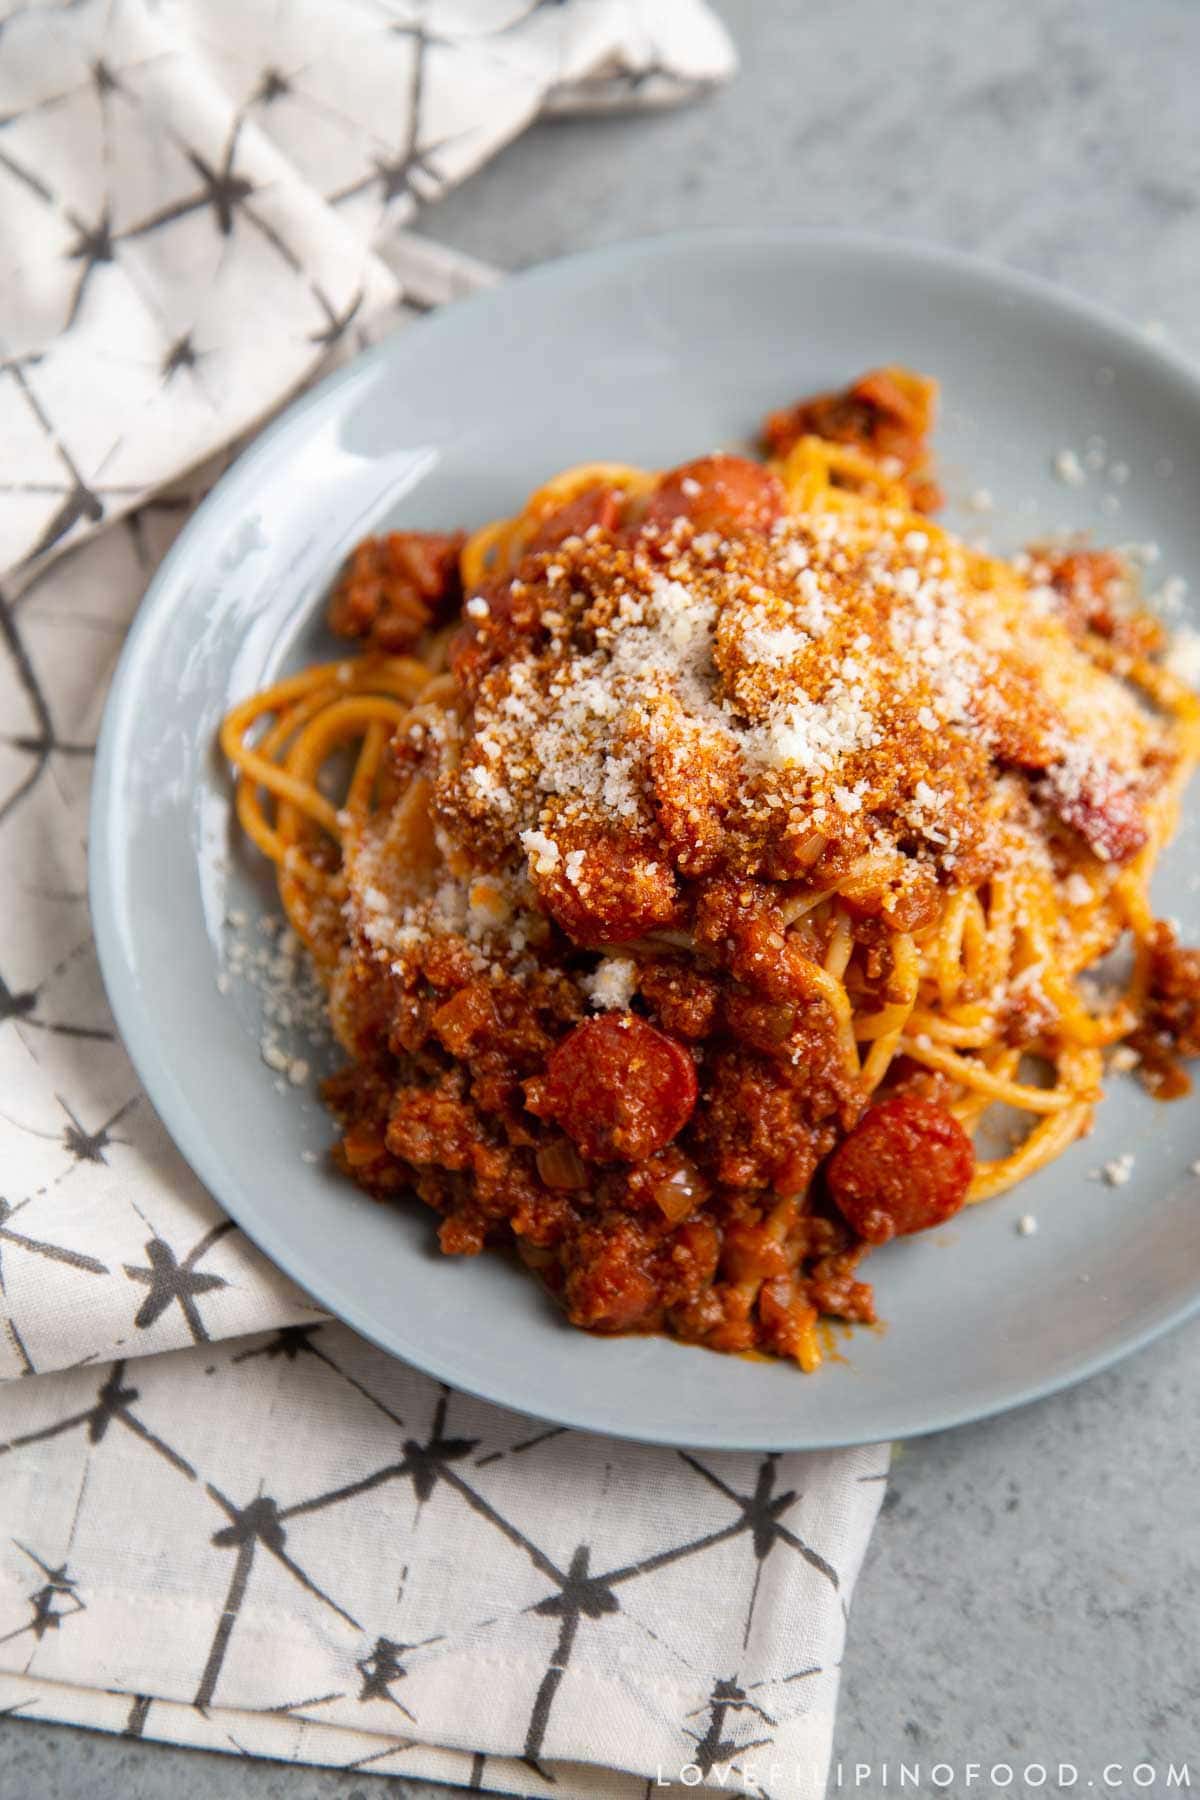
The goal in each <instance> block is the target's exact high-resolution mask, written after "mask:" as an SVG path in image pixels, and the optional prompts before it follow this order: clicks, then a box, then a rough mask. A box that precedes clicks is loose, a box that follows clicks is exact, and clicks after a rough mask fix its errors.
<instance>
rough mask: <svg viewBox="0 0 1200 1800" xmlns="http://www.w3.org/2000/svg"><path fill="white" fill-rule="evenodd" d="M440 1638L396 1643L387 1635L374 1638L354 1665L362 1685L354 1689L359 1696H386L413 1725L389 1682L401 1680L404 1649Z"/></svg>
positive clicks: (403, 1672)
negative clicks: (372, 1643)
mask: <svg viewBox="0 0 1200 1800" xmlns="http://www.w3.org/2000/svg"><path fill="white" fill-rule="evenodd" d="M440 1642H441V1639H440V1637H431V1638H422V1639H421V1641H420V1643H418V1644H396V1643H393V1642H392V1640H391V1638H386V1637H379V1638H376V1639H375V1642H374V1645H373V1646H372V1648H371V1650H370V1652H369V1654H368V1655H366V1656H364V1657H362V1658H361V1659H360V1660H359V1661H358V1662H356V1663H355V1665H354V1666H355V1668H356V1669H357V1670H358V1672H359V1674H360V1675H361V1676H362V1686H361V1687H360V1688H359V1690H358V1698H359V1700H360V1701H367V1700H388V1701H390V1702H391V1704H392V1705H393V1706H394V1707H396V1708H397V1709H398V1710H399V1711H400V1712H402V1713H403V1714H404V1716H405V1718H406V1719H408V1720H409V1721H410V1723H412V1724H414V1725H415V1724H416V1719H415V1717H414V1716H413V1714H412V1713H410V1712H409V1710H408V1708H407V1706H405V1705H404V1703H403V1701H401V1700H399V1699H397V1697H396V1695H395V1694H393V1692H392V1685H393V1683H394V1682H397V1681H403V1680H404V1677H405V1676H406V1675H407V1674H408V1670H407V1669H406V1668H405V1666H404V1664H403V1663H402V1662H401V1661H400V1658H401V1657H402V1656H403V1655H404V1653H405V1651H407V1650H423V1649H424V1648H425V1646H426V1645H427V1644H438V1643H440Z"/></svg>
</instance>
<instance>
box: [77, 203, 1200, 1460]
mask: <svg viewBox="0 0 1200 1800" xmlns="http://www.w3.org/2000/svg"><path fill="white" fill-rule="evenodd" d="M1197 479H1200V387H1198V385H1197V383H1196V380H1195V378H1194V377H1193V376H1192V375H1191V374H1190V372H1189V371H1188V370H1187V369H1186V368H1184V367H1183V366H1181V365H1180V364H1178V363H1176V362H1175V361H1174V360H1173V359H1172V358H1171V357H1170V356H1169V355H1166V354H1164V353H1163V352H1162V351H1161V350H1160V349H1159V348H1157V347H1156V346H1153V345H1150V344H1148V343H1145V342H1143V341H1142V340H1141V339H1140V338H1139V337H1138V335H1137V334H1136V333H1134V332H1131V331H1128V330H1126V329H1125V328H1123V327H1122V326H1120V325H1118V324H1116V323H1114V322H1112V321H1109V320H1107V319H1106V318H1104V317H1102V316H1100V315H1097V314H1096V313H1094V312H1093V311H1092V310H1091V309H1089V308H1086V307H1084V306H1082V305H1080V304H1079V303H1077V302H1074V301H1071V300H1068V299H1066V298H1064V297H1062V296H1060V295H1057V294H1055V293H1054V292H1053V291H1052V290H1049V289H1047V288H1045V287H1043V286H1041V285H1039V284H1036V283H1033V282H1030V281H1028V280H1026V279H1023V278H1018V277H1016V276H1012V275H1009V274H1006V273H1003V272H1000V271H996V270H990V269H987V268H984V267H982V266H980V265H976V264H973V263H971V262H969V261H967V260H965V259H961V258H957V257H951V256H947V255H943V254H940V253H936V252H930V251H923V250H918V249H910V248H905V247H902V246H897V245H894V244H883V243H874V242H871V241H869V240H859V239H850V238H844V237H839V238H821V237H815V236H805V235H786V234H785V235H750V234H719V235H705V236H695V237H681V238H671V239H663V240H658V241H654V242H649V243H646V244H643V245H635V246H630V247H624V248H621V249H617V250H611V251H605V252H600V253H595V254H593V255H590V256H585V257H581V258H575V259H571V260H570V261H568V262H565V263H562V264H558V265H554V266H552V267H551V268H549V269H546V270H542V271H538V272H536V273H534V274H532V275H529V276H525V277H522V278H519V279H517V280H515V281H513V282H512V283H510V284H507V285H506V286H505V287H504V288H502V289H500V290H498V291H496V292H493V293H490V294H488V295H486V296H483V297H481V298H478V299H475V300H472V301H470V302H467V303H464V304H462V305H460V306H458V307H455V308H453V309H450V310H448V311H447V312H446V313H445V314H443V315H441V316H439V317H438V318H436V319H434V320H431V321H428V322H426V323H424V324H423V325H422V326H420V327H419V328H416V329H414V330H412V331H411V332H406V333H404V334H403V335H401V336H398V337H397V338H395V339H393V340H389V341H388V342H387V343H385V344H384V345H383V346H381V347H380V348H379V349H377V350H376V351H375V352H373V353H372V354H371V355H369V356H368V357H366V358H363V359H361V360H360V361H358V362H356V363H355V364H353V365H352V366H351V367H350V368H349V369H348V370H346V371H344V372H343V373H341V374H339V375H337V376H335V377H333V378H332V379H331V380H330V381H329V382H327V383H326V384H324V385H323V386H322V387H321V388H319V389H317V390H316V391H315V392H314V393H313V394H312V395H311V396H309V397H308V398H307V399H305V400H304V401H303V402H301V403H300V404H299V405H298V406H296V407H294V408H292V409H291V410H290V411H289V412H288V413H287V414H286V415H285V416H284V418H283V419H282V420H281V421H280V423H279V424H278V425H276V426H275V427H274V428H273V429H272V430H271V431H270V432H268V433H267V435H266V436H265V438H264V439H263V440H262V441H261V442H260V444H259V445H257V446H256V447H255V448H254V450H253V451H252V452H251V453H250V454H249V455H247V456H246V457H244V458H243V459H242V460H241V461H240V462H239V463H238V464H237V465H236V466H235V468H234V469H233V471H232V472H231V473H230V474H229V475H228V476H227V477H226V478H225V480H224V481H223V482H222V483H221V484H220V486H219V487H218V489H217V490H216V491H215V492H214V493H213V495H212V496H211V497H210V498H209V500H208V501H207V502H206V503H205V505H204V506H203V507H202V508H201V509H200V511H199V513H198V514H197V516H196V517H195V519H194V520H193V521H192V522H191V524H190V525H189V526H188V527H187V529H186V530H185V532H184V534H183V536H182V537H181V539H180V540H179V542H178V544H177V545H176V547H175V549H174V550H173V552H172V553H171V555H170V557H169V558H168V560H167V562H166V563H165V564H164V565H163V568H162V570H161V571H160V573H159V575H158V577H157V579H156V582H155V585H154V588H153V590H152V592H151V594H150V596H149V597H148V599H147V601H146V603H145V605H144V607H143V609H142V613H141V616H140V618H139V620H138V623H137V626H136V628H135V631H134V633H133V636H132V638H131V641H130V643H129V646H128V648H127V650H126V653H125V656H124V658H123V661H122V664H121V668H120V670H119V672H118V676H117V679H116V682H115V684H114V689H113V694H112V697H111V699H110V702H109V709H108V713H107V716H106V721H105V727H104V733H103V738H102V744H101V751H100V760H99V767H98V773H97V788H96V801H95V812H94V838H93V906H94V913H95V919H96V927H97V937H98V943H99V946H100V952H101V958H102V963H103V967H104V971H105V976H106V980H107V982H108V984H109V989H110V993H111V996H112V1000H113V1004H114V1009H115V1011H116V1014H117V1018H118V1023H119V1025H120V1027H121V1029H122V1032H123V1034H124V1036H125V1039H126V1041H127V1043H128V1044H129V1047H130V1049H131V1052H132V1054H133V1056H134V1059H135V1061H136V1063H137V1065H138V1067H139V1070H140V1072H141V1073H142V1076H143V1079H144V1080H145V1082H146V1085H147V1087H148V1089H149V1091H150V1094H151V1097H152V1099H153V1100H154V1101H155V1103H156V1105H157V1106H158V1108H159V1110H160V1112H161V1113H162V1115H163V1118H164V1120H165V1122H166V1124H167V1126H168V1128H169V1129H170V1130H171V1132H172V1133H173V1135H174V1136H175V1138H176V1140H177V1142H178V1143H179V1144H180V1147H181V1148H182V1149H183V1151H184V1153H185V1155H186V1156H187V1157H188V1159H189V1160H190V1161H191V1163H192V1164H193V1166H194V1167H195V1168H196V1170H197V1172H198V1173H199V1174H200V1175H201V1177H202V1178H203V1179H204V1180H205V1181H206V1182H207V1183H208V1185H209V1187H210V1188H211V1190H212V1192H213V1193H214V1194H215V1195H216V1197H217V1198H218V1199H219V1200H220V1201H221V1202H222V1203H223V1204H224V1205H225V1206H226V1207H227V1208H228V1210H229V1211H230V1212H231V1213H232V1215H233V1216H234V1217H235V1219H237V1220H238V1221H239V1222H240V1223H241V1224H242V1225H243V1226H244V1227H245V1229H246V1230H247V1231H248V1232H249V1233H250V1234H251V1235H252V1236H254V1237H255V1238H256V1240H257V1241H258V1242H259V1243H260V1244H261V1245H262V1246H263V1248H264V1249H265V1250H267V1251H268V1253H269V1254H271V1255H272V1256H273V1257H274V1258H275V1259H276V1260H277V1261H278V1262H279V1263H280V1264H282V1266H283V1267H284V1268H285V1269H287V1270H288V1271H289V1272H290V1273H292V1274H293V1275H294V1276H295V1277H296V1278H297V1279H298V1280H299V1281H300V1282H301V1283H302V1285H304V1286H305V1287H306V1288H307V1289H308V1290H309V1291H310V1292H311V1293H312V1295H313V1296H314V1298H315V1299H316V1300H317V1301H319V1302H320V1303H321V1304H323V1305H325V1306H328V1307H329V1309H330V1310H331V1311H333V1312H334V1313H336V1314H337V1315H339V1316H341V1317H343V1318H345V1319H346V1320H347V1321H348V1322H349V1323H350V1324H352V1325H354V1326H355V1327H356V1328H357V1329H359V1330H361V1331H363V1332H364V1333H365V1334H366V1335H368V1336H370V1337H371V1338H373V1339H374V1340H376V1341H377V1342H378V1343H379V1344H381V1345H382V1346H383V1347H384V1348H385V1349H388V1350H390V1351H393V1352H394V1353H396V1354H398V1355H401V1356H403V1357H405V1358H406V1359H407V1360H409V1361H412V1362H414V1363H416V1364H418V1365H419V1366H422V1367H424V1368H427V1369H429V1370H431V1371H432V1372H434V1373H436V1374H438V1375H440V1376H441V1377H443V1378H444V1379H446V1380H448V1381H452V1382H454V1383H456V1384H458V1385H460V1386H463V1387H465V1388H468V1389H470V1390H472V1391H475V1392H478V1393H480V1394H483V1395H485V1396H486V1397H488V1398H491V1399H495V1400H498V1401H501V1402H503V1403H506V1404H508V1405H511V1406H514V1407H517V1408H520V1409H522V1410H524V1411H527V1412H531V1413H534V1414H537V1415H538V1416H542V1417H547V1418H550V1419H554V1420H561V1421H564V1422H567V1423H571V1424H574V1425H579V1426H583V1427H586V1428H592V1429H598V1430H604V1431H610V1432H613V1433H616V1434H618V1435H626V1436H634V1437H642V1438H646V1439H650V1440H653V1441H659V1442H671V1443H678V1444H691V1445H706V1446H728V1447H734V1446H754V1447H763V1446H773V1447H780V1448H782V1447H792V1446H795V1447H805V1446H817V1445H823V1444H836V1443H847V1442H860V1441H869V1440H871V1439H875V1438H881V1437H887V1436H895V1435H904V1434H907V1433H912V1432H915V1431H921V1430H930V1429H935V1428H938V1427H940V1426H943V1425H946V1424H950V1423H954V1422H958V1421H960V1420H963V1419H966V1418H974V1417H979V1416H981V1415H983V1414H985V1413H987V1412H990V1411H995V1410H997V1409H999V1408H1001V1407H1003V1406H1007V1405H1012V1404H1015V1403H1017V1402H1019V1401H1021V1400H1025V1399H1029V1398H1032V1397H1034V1396H1035V1395H1037V1394H1040V1393H1044V1392H1047V1391H1050V1390H1051V1389H1053V1388H1054V1387H1057V1386H1061V1385H1062V1384H1064V1383H1065V1382H1068V1381H1071V1380H1074V1379H1078V1378H1079V1377H1081V1376H1083V1375H1085V1374H1087V1373H1089V1372H1090V1371H1091V1370H1093V1369H1095V1368H1097V1367H1100V1366H1102V1365H1103V1364H1104V1363H1106V1362H1108V1361H1110V1360H1112V1359H1113V1358H1114V1357H1115V1356H1117V1355H1119V1354H1121V1353H1122V1352H1124V1351H1126V1350H1128V1349H1131V1348H1133V1347H1135V1346H1136V1345H1137V1344H1139V1343H1140V1342H1143V1341H1145V1340H1146V1339H1148V1338H1149V1337H1150V1336H1152V1335H1153V1334H1154V1333H1155V1332H1156V1331H1158V1330H1161V1329H1163V1328H1165V1327H1166V1326H1167V1325H1169V1324H1170V1323H1172V1322H1174V1321H1176V1320H1178V1319H1179V1318H1182V1317H1183V1316H1184V1315H1185V1314H1186V1313H1187V1312H1189V1311H1190V1310H1192V1309H1193V1308H1194V1307H1195V1306H1196V1304H1197V1300H1198V1298H1200V1162H1198V1160H1197V1159H1198V1158H1200V1128H1198V1126H1197V1123H1196V1115H1195V1109H1194V1106H1192V1105H1191V1104H1189V1102H1188V1100H1187V1098H1186V1095H1187V1093H1188V1091H1189V1087H1190V1080H1189V1076H1188V1074H1187V1068H1186V1065H1187V1062H1188V1060H1189V1059H1190V1058H1192V1057H1194V1056H1196V1055H1200V951H1197V950H1195V949H1191V948H1189V947H1188V941H1187V926H1188V922H1189V921H1188V915H1189V912H1190V913H1191V923H1192V926H1193V930H1195V927H1196V924H1197V923H1198V921H1197V917H1196V914H1197V907H1196V889H1197V886H1200V877H1198V876H1197V874H1196V869H1197V867H1198V863H1197V857H1196V851H1195V846H1194V844H1193V845H1189V843H1188V834H1187V826H1186V817H1185V815H1186V807H1187V802H1186V791H1187V783H1188V779H1189V777H1190V775H1191V773H1192V770H1193V768H1194V765H1195V763H1196V760H1197V758H1198V756H1200V698H1198V696H1197V693H1196V691H1195V686H1194V683H1195V682H1196V680H1197V677H1198V673H1200V659H1198V658H1197V655H1196V651H1197V647H1198V646H1200V638H1198V637H1197V636H1196V635H1195V634H1194V633H1193V632H1192V631H1191V629H1190V627H1189V626H1188V624H1187V620H1186V596H1185V588H1184V583H1183V580H1182V579H1181V577H1182V576H1184V575H1186V573H1187V571H1188V569H1189V567H1191V566H1194V565H1195V563H1196V561H1197V559H1198V558H1200V533H1198V529H1197V525H1196V522H1195V520H1194V519H1193V517H1192V516H1191V509H1190V508H1189V507H1188V505H1187V504H1186V496H1187V495H1188V494H1189V493H1191V492H1193V491H1194V488H1195V483H1196V481H1197ZM1181 820H1182V821H1183V822H1182V823H1181ZM1152 884H1153V892H1152Z"/></svg>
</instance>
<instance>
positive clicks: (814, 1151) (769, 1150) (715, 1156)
mask: <svg viewBox="0 0 1200 1800" xmlns="http://www.w3.org/2000/svg"><path fill="white" fill-rule="evenodd" d="M706 1074H707V1080H706V1082H705V1104H704V1106H703V1108H702V1109H701V1111H700V1112H699V1114H698V1116H697V1118H696V1122H695V1125H694V1127H693V1133H694V1137H695V1140H696V1146H697V1154H698V1157H699V1160H700V1165H701V1167H702V1168H703V1169H705V1170H706V1171H707V1172H708V1173H709V1174H711V1176H712V1178H713V1180H714V1181H717V1182H719V1183H721V1184H722V1185H723V1186H727V1187H732V1188H756V1189H764V1188H766V1189H773V1190H775V1191H776V1192H778V1193H781V1194H796V1193H802V1192H803V1191H804V1188H805V1187H806V1186H807V1184H808V1182H809V1180H810V1179H811V1177H812V1173H813V1170H814V1169H815V1168H816V1166H817V1164H818V1163H819V1162H820V1160H821V1158H822V1157H823V1156H824V1155H825V1154H826V1153H827V1152H828V1151H829V1150H830V1149H831V1148H832V1146H833V1141H834V1138H835V1136H836V1132H835V1131H834V1129H833V1128H832V1126H831V1125H829V1124H828V1123H822V1124H814V1123H813V1122H812V1120H811V1119H810V1117H809V1114H808V1108H807V1106H806V1105H805V1101H804V1094H803V1089H802V1088H801V1087H800V1086H799V1085H798V1083H797V1081H796V1080H795V1078H794V1077H793V1076H792V1075H791V1074H790V1072H789V1071H788V1070H785V1069H782V1068H781V1067H780V1066H779V1065H778V1063H776V1062H775V1061H774V1060H773V1059H771V1058H769V1057H765V1056H761V1055H758V1054H756V1053H755V1052H754V1051H751V1050H746V1049H741V1048H737V1047H734V1046H729V1047H728V1048H724V1049H721V1050H718V1051H716V1052H715V1053H714V1054H713V1055H712V1056H711V1057H710V1058H709V1060H708V1064H707V1069H706Z"/></svg>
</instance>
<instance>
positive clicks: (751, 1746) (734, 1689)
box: [685, 1677, 776, 1778]
mask: <svg viewBox="0 0 1200 1800" xmlns="http://www.w3.org/2000/svg"><path fill="white" fill-rule="evenodd" d="M698 1710H699V1711H702V1712H707V1714H708V1720H707V1724H706V1726H705V1729H704V1731H703V1732H698V1731H685V1736H687V1737H690V1738H691V1739H692V1741H693V1742H694V1744H695V1745H696V1754H695V1757H694V1758H693V1760H694V1762H695V1764H696V1767H697V1768H698V1769H699V1770H700V1771H701V1773H702V1774H703V1775H704V1776H705V1777H706V1778H707V1777H708V1776H709V1775H711V1774H712V1772H713V1770H714V1769H715V1768H717V1767H718V1766H719V1765H720V1764H722V1763H731V1762H732V1761H733V1758H734V1757H735V1756H745V1755H747V1754H748V1753H749V1752H750V1751H751V1750H761V1749H762V1747H763V1745H764V1744H769V1743H771V1742H772V1739H771V1738H770V1737H760V1738H754V1739H753V1740H752V1741H751V1742H749V1743H738V1742H737V1740H736V1739H735V1738H727V1737H724V1736H723V1735H722V1734H723V1732H724V1730H725V1721H726V1720H727V1718H728V1717H729V1715H730V1713H738V1712H744V1713H749V1714H751V1715H752V1716H753V1717H754V1718H756V1719H759V1720H761V1721H762V1723H763V1724H764V1725H769V1726H770V1727H771V1728H772V1730H774V1729H775V1725H776V1721H775V1720H774V1719H773V1718H772V1717H771V1716H770V1714H769V1713H767V1712H764V1711H763V1709H762V1707H761V1706H759V1705H758V1704H757V1703H756V1702H755V1701H753V1700H751V1699H750V1697H749V1694H748V1692H747V1690H746V1689H745V1688H742V1687H739V1686H738V1683H737V1681H736V1680H735V1679H734V1678H733V1677H729V1678H727V1679H719V1680H717V1681H715V1682H714V1683H713V1687H712V1692H711V1693H710V1694H709V1697H708V1701H707V1703H706V1705H705V1706H704V1707H702V1708H699V1709H698ZM691 1716H692V1717H694V1716H695V1715H694V1714H693V1715H691Z"/></svg>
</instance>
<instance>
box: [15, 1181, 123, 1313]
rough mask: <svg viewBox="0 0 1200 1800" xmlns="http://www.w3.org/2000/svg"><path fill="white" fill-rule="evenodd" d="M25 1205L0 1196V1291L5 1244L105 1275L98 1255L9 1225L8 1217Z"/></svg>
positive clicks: (50, 1259) (104, 1265)
mask: <svg viewBox="0 0 1200 1800" xmlns="http://www.w3.org/2000/svg"><path fill="white" fill-rule="evenodd" d="M28 1205H29V1202H28V1200H22V1201H21V1202H20V1204H19V1205H17V1206H12V1205H10V1203H9V1202H8V1201H7V1200H5V1199H3V1198H0V1293H3V1292H4V1259H3V1252H4V1248H5V1246H6V1245H10V1244H11V1245H12V1246H13V1248H14V1249H17V1250H26V1251H28V1252H29V1254H30V1255H31V1256H41V1257H44V1258H45V1259H46V1260H47V1261H48V1262H59V1263H66V1264H67V1265H68V1266H69V1267H70V1268H72V1269H81V1270H83V1271H84V1272H85V1273H86V1274H89V1275H107V1274H108V1264H107V1263H102V1262H101V1261H100V1259H99V1258H98V1257H95V1256H88V1255H86V1254H85V1252H84V1251H82V1250H70V1249H68V1248H67V1247H66V1246H65V1245H63V1244H44V1243H42V1242H41V1240H40V1239H39V1238H31V1237H25V1236H23V1234H22V1233H21V1232H19V1231H13V1230H12V1229H11V1228H10V1221H11V1220H12V1219H15V1218H16V1216H17V1214H18V1213H19V1212H22V1211H23V1210H24V1208H25V1207H26V1206H28Z"/></svg>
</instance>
